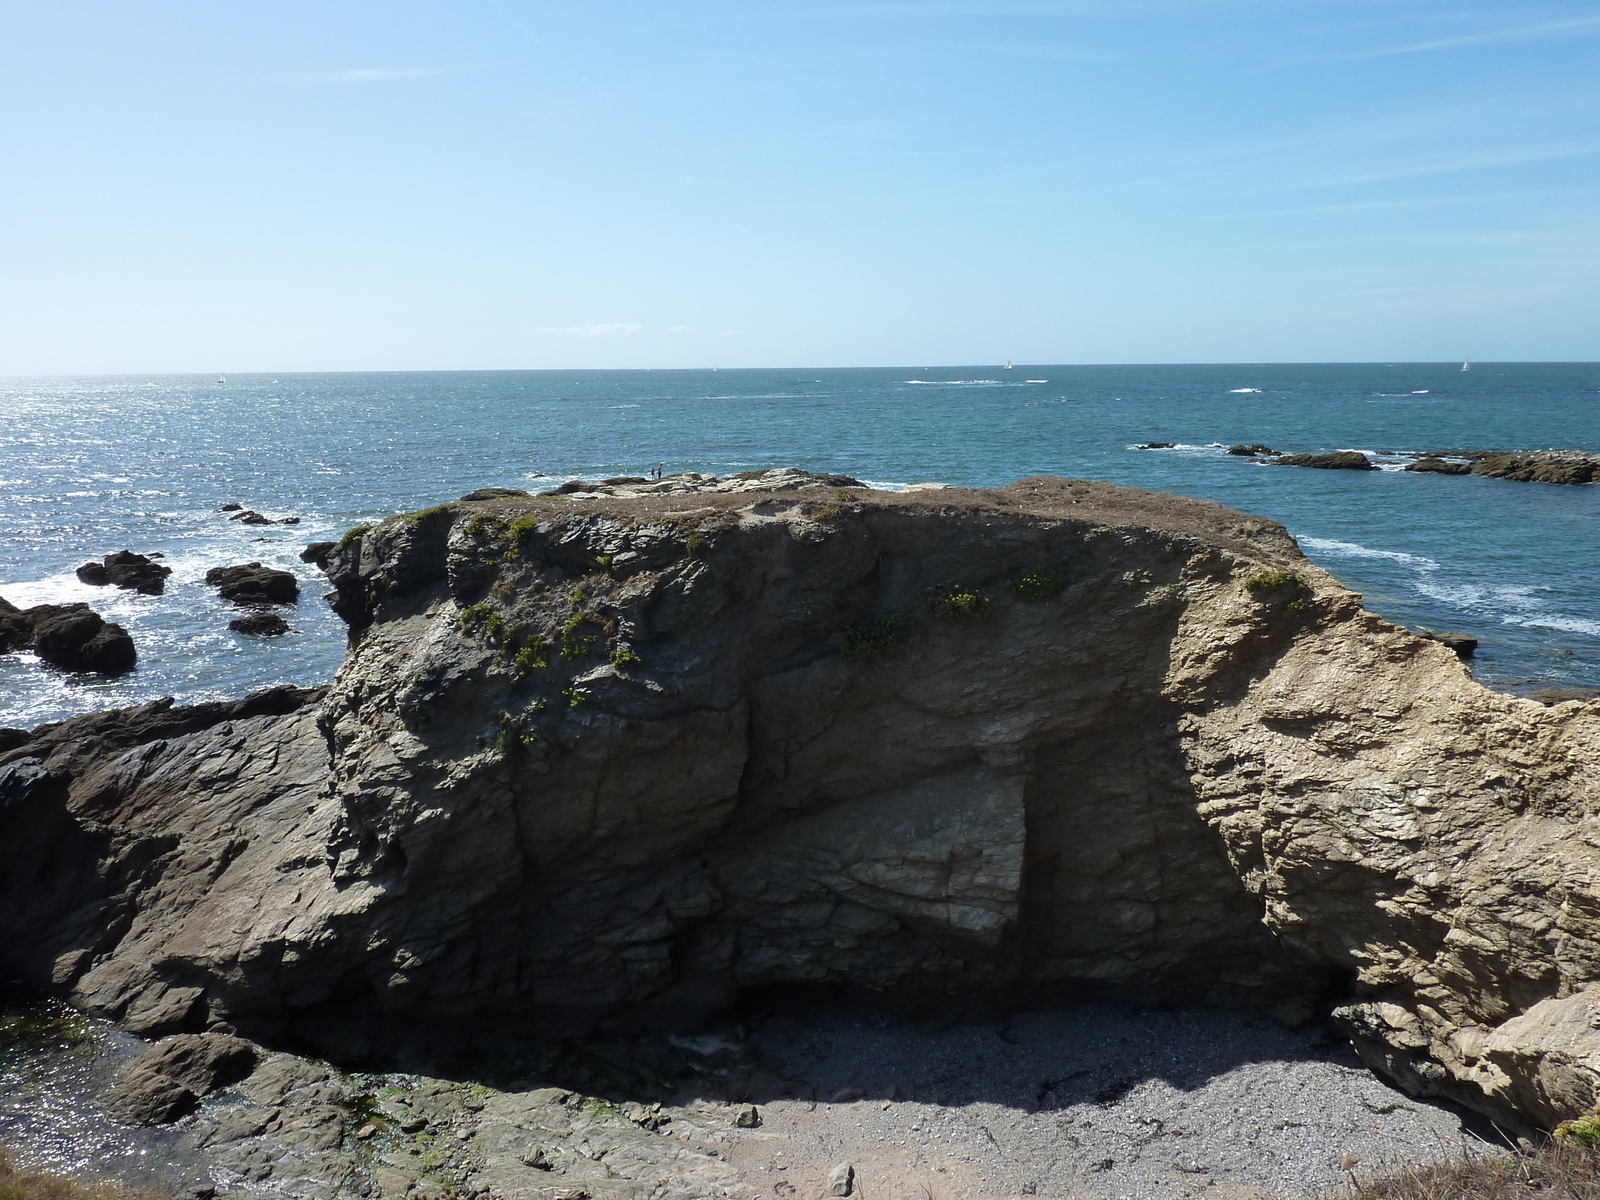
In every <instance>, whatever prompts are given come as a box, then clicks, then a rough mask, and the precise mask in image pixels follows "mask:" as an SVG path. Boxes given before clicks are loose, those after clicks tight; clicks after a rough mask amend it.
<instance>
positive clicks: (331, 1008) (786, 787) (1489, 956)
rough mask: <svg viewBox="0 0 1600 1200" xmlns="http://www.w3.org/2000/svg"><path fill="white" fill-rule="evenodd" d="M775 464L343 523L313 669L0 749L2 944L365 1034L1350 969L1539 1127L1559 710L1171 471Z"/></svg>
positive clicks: (1566, 887) (222, 1012)
mask: <svg viewBox="0 0 1600 1200" xmlns="http://www.w3.org/2000/svg"><path fill="white" fill-rule="evenodd" d="M785 481H786V487H787V489H788V490H785V491H782V492H769V493H763V492H760V491H752V490H750V487H749V483H750V481H748V480H744V481H740V483H739V486H738V487H737V489H735V488H733V487H725V488H722V489H721V490H718V487H717V486H713V485H714V484H715V481H713V484H712V485H707V486H706V487H705V488H704V489H703V490H701V491H699V492H695V491H690V492H688V493H686V494H685V493H682V492H681V491H679V490H678V489H677V488H676V485H675V486H674V488H673V489H671V490H664V491H663V492H659V493H654V494H644V495H631V496H627V497H623V496H612V497H604V496H599V495H595V494H582V495H579V494H576V493H574V494H563V495H556V496H550V497H545V498H529V497H517V496H492V497H490V498H488V499H485V500H482V501H475V502H469V503H458V504H455V505H450V506H445V507H442V508H440V509H434V510H429V511H428V512H427V513H422V514H417V515H416V516H414V517H410V518H396V519H393V520H390V521H387V522H385V523H383V524H382V525H379V526H377V527H376V528H374V529H372V530H369V531H366V532H365V533H364V534H361V535H359V536H356V537H352V538H349V539H347V540H346V541H345V542H344V543H343V544H342V545H341V546H339V547H336V548H335V549H334V550H333V551H331V552H330V553H328V554H327V556H326V562H327V568H326V569H327V571H328V574H329V577H330V579H331V580H332V581H333V583H334V585H335V587H336V588H337V591H336V593H335V596H334V597H333V598H332V599H333V600H334V603H335V606H336V607H337V608H338V610H339V611H340V612H341V614H343V615H344V616H345V618H346V620H347V621H349V623H350V625H351V629H352V634H351V640H352V648H351V652H350V656H349V658H348V660H347V661H346V664H345V666H344V667H343V668H342V670H341V672H340V675H339V678H338V680H337V682H336V683H335V685H334V686H333V688H332V689H331V690H330V691H329V693H328V694H327V696H326V697H325V698H323V699H321V700H320V701H318V700H316V699H315V698H314V697H309V696H305V695H301V694H298V693H296V694H294V695H292V696H290V695H288V694H287V693H284V694H280V696H279V698H278V699H277V700H275V701H272V702H270V703H267V704H266V706H265V707H261V703H260V702H257V708H255V709H253V710H252V709H245V710H238V711H232V710H230V711H224V706H209V707H208V708H206V709H204V710H203V711H202V710H201V709H189V710H184V709H171V710H161V711H158V712H146V710H140V709H135V710H127V711H126V712H125V713H123V714H100V715H99V716H97V717H94V718H84V719H83V721H82V722H69V723H66V724H65V725H63V726H57V727H54V728H51V729H46V730H42V731H40V732H38V733H36V734H35V735H34V736H33V737H32V738H31V739H30V740H28V741H27V742H24V743H23V744H21V745H20V746H17V747H15V748H14V749H12V750H10V751H8V752H6V753H5V754H3V755H0V847H4V849H0V858H3V859H5V861H0V868H4V869H3V870H0V947H3V949H0V953H4V954H5V955H6V960H5V966H6V968H7V969H9V970H11V971H13V972H14V973H17V974H20V975H23V976H25V977H27V978H29V979H31V980H33V981H35V982H41V983H49V984H51V985H53V986H54V987H56V988H57V989H59V990H61V991H63V992H66V993H68V994H70V995H71V996H72V997H73V998H74V1000H75V1001H76V1002H77V1003H79V1004H80V1005H83V1006H84V1007H86V1008H89V1009H90V1010H92V1011H96V1012H100V1013H104V1014H106V1015H110V1016H113V1017H115V1018H117V1019H120V1020H122V1021H123V1022H124V1023H126V1024H128V1025H129V1026H130V1027H133V1028H135V1029H138V1030H141V1031H145V1032H174V1031H179V1030H184V1029H198V1028H204V1027H206V1026H207V1025H213V1026H223V1027H233V1028H237V1029H239V1030H241V1031H243V1032H247V1033H251V1034H254V1035H255V1036H260V1037H266V1038H269V1039H273V1038H277V1039H285V1038H288V1039H298V1040H300V1041H301V1042H307V1043H311V1044H314V1045H318V1046H321V1047H323V1048H325V1049H329V1050H332V1051H334V1052H337V1053H345V1054H349V1053H362V1054H367V1055H381V1054H384V1053H391V1054H392V1053H394V1052H395V1051H396V1048H397V1042H396V1032H395V1031H396V1030H407V1031H413V1032H415V1031H418V1030H422V1029H428V1030H433V1031H446V1032H447V1031H450V1030H456V1031H460V1032H461V1033H462V1036H477V1037H481V1036H484V1034H485V1031H487V1030H489V1029H496V1028H506V1027H515V1028H519V1029H521V1030H523V1031H524V1032H525V1031H526V1030H527V1029H528V1028H529V1027H530V1025H531V1026H534V1027H536V1028H537V1029H539V1030H541V1031H546V1032H549V1031H555V1030H559V1029H562V1028H577V1027H582V1026H588V1025H592V1024H593V1023H595V1022H597V1021H600V1022H610V1023H617V1022H624V1023H626V1022H660V1021H673V1020H684V1019H692V1018H693V1017H694V1016H696V1015H697V1014H702V1013H704V1012H706V1011H707V1010H709V1009H712V1008H715V1007H716V1006H718V1005H721V1004H725V1003H727V1002H729V1001H730V1000H732V999H734V998H735V997H736V996H737V995H739V994H740V993H742V992H747V991H750V990H754V989H765V988H773V987H778V988H790V987H794V986H797V985H841V986H849V987H854V988H859V989H866V990H870V991H874V992H878V993H881V994H884V995H886V996H888V997H890V998H893V999H896V1000H898V1001H901V1002H904V1003H908V1004H919V1005H922V1006H933V1007H941V1008H948V1007H949V1006H950V1005H952V1004H959V1003H966V1002H970V1001H1000V1002H1018V1001H1026V1000H1037V999H1041V998H1048V997H1050V996H1054V995H1062V994H1069V993H1076V992H1082V991H1083V990H1085V989H1094V990H1098V991H1107V992H1110V993H1112V994H1117V995H1122V996H1127V997H1131V998H1135V999H1139V1000H1154V1001H1184V1002H1190V1003H1193V1002H1206V1001H1210V1002H1251V1003H1257V1004H1262V1005H1268V1006H1278V1007H1279V1008H1280V1009H1281V1011H1283V1012H1284V1013H1285V1014H1286V1015H1287V1014H1291V1013H1295V1012H1304V1013H1309V1012H1310V1011H1312V1005H1313V1004H1314V1003H1315V1002H1316V1001H1317V1000H1318V999H1319V998H1320V997H1322V996H1324V995H1325V994H1326V992H1327V988H1328V987H1329V985H1330V983H1332V982H1334V981H1337V980H1340V979H1347V978H1350V977H1352V976H1353V977H1354V978H1355V979H1356V981H1357V984H1356V986H1357V988H1358V990H1359V992H1360V995H1359V997H1358V999H1357V1003H1355V1004H1353V1005H1349V1006H1346V1008H1345V1009H1344V1015H1345V1019H1346V1020H1347V1022H1348V1023H1349V1024H1350V1026H1351V1028H1352V1029H1353V1031H1354V1032H1355V1033H1356V1036H1357V1041H1358V1045H1360V1046H1361V1047H1362V1048H1363V1050H1364V1052H1365V1053H1366V1054H1367V1055H1368V1056H1369V1058H1370V1059H1371V1060H1372V1061H1374V1062H1376V1063H1378V1064H1379V1065H1381V1066H1382V1067H1383V1068H1384V1069H1385V1070H1388V1071H1389V1072H1390V1073H1391V1074H1393V1075H1394V1076H1395V1077H1397V1078H1399V1079H1401V1080H1402V1081H1405V1082H1407V1083H1408V1084H1409V1085H1410V1086H1412V1087H1414V1088H1416V1089H1419V1090H1431V1091H1436V1092H1444V1093H1447V1094H1451V1095H1455V1096H1458V1097H1460V1098H1462V1099H1464V1100H1467V1101H1468V1102H1469V1103H1475V1104H1477V1105H1478V1106H1479V1107H1482V1108H1485V1109H1487V1110H1490V1111H1497V1112H1499V1113H1500V1114H1501V1115H1507V1114H1509V1115H1512V1116H1516V1117H1520V1119H1523V1120H1524V1121H1528V1122H1546V1123H1548V1121H1549V1119H1550V1118H1551V1117H1556V1118H1557V1119H1559V1116H1560V1115H1564V1114H1566V1112H1567V1109H1568V1108H1570V1107H1571V1105H1572V1104H1573V1103H1576V1102H1577V1101H1576V1100H1575V1099H1574V1097H1578V1098H1581V1096H1582V1095H1587V1094H1589V1093H1585V1092H1584V1091H1583V1088H1584V1087H1585V1086H1589V1085H1588V1083H1586V1082H1585V1081H1589V1080H1594V1081H1600V1035H1596V1034H1594V1033H1592V1031H1591V1033H1589V1034H1583V1033H1582V1031H1581V1029H1578V1027H1579V1025H1581V1022H1572V1021H1567V1022H1565V1023H1561V1022H1557V1025H1559V1027H1560V1029H1562V1030H1565V1031H1567V1032H1568V1033H1571V1030H1569V1029H1568V1026H1571V1027H1572V1029H1578V1032H1576V1033H1572V1035H1571V1037H1570V1038H1568V1042H1570V1043H1571V1045H1567V1048H1566V1049H1564V1050H1563V1051H1562V1053H1563V1054H1564V1055H1565V1058H1563V1060H1562V1061H1563V1062H1568V1061H1569V1060H1570V1061H1571V1062H1575V1063H1578V1064H1579V1065H1577V1066H1572V1067H1570V1068H1566V1067H1564V1068H1563V1070H1566V1071H1567V1074H1566V1075H1563V1076H1561V1079H1562V1080H1564V1082H1562V1083H1560V1084H1559V1086H1557V1085H1556V1084H1547V1083H1546V1082H1544V1081H1546V1080H1547V1079H1551V1078H1555V1076H1553V1075H1552V1074H1551V1073H1550V1071H1548V1070H1545V1067H1546V1066H1548V1064H1547V1063H1546V1059H1545V1056H1544V1054H1543V1051H1542V1050H1541V1049H1540V1043H1539V1042H1538V1038H1539V1037H1541V1036H1543V1035H1542V1034H1538V1033H1530V1032H1529V1031H1530V1030H1535V1029H1539V1030H1542V1029H1545V1028H1546V1027H1550V1028H1555V1027H1556V1026H1555V1025H1551V1024H1550V1022H1547V1021H1544V1018H1543V1017H1542V1016H1540V1013H1542V1012H1543V1011H1545V1010H1543V1009H1540V1007H1539V1006H1540V1005H1542V1004H1545V1005H1548V1004H1552V1003H1556V1004H1559V1003H1567V1002H1568V1001H1567V999H1566V998H1567V997H1574V996H1582V995H1588V993H1585V992H1583V989H1584V988H1586V987H1587V986H1588V985H1589V983H1590V982H1591V981H1596V980H1600V948H1597V947H1596V943H1595V941H1594V940H1592V939H1593V938H1594V936H1595V932H1596V931H1595V927H1594V921H1593V918H1592V917H1591V916H1590V915H1589V914H1590V913H1591V912H1592V911H1595V910H1596V909H1597V908H1600V860H1597V859H1596V852H1595V851H1594V850H1593V849H1592V848H1591V847H1590V846H1589V845H1588V843H1587V841H1585V840H1584V837H1585V830H1586V828H1587V822H1588V820H1589V816H1588V814H1589V812H1590V810H1591V809H1592V808H1593V807H1594V805H1595V803H1596V800H1597V799H1600V796H1597V786H1596V784H1597V780H1600V762H1597V755H1600V751H1597V746H1600V736H1597V735H1600V704H1595V703H1590V704H1587V705H1585V704H1579V703H1564V704H1558V705H1554V706H1551V707H1545V706H1544V705H1540V704H1537V703H1533V702H1529V701H1523V700H1518V699H1515V698H1512V697H1507V696H1500V695H1496V694H1494V693H1490V692H1488V691H1486V690H1484V689H1483V688H1481V687H1479V686H1477V685H1476V684H1474V683H1473V682H1472V681H1471V679H1470V677H1469V676H1468V674H1467V672H1466V669H1465V668H1464V667H1463V666H1462V665H1461V663H1460V662H1459V661H1458V660H1457V659H1456V657H1455V655H1454V654H1452V653H1451V652H1450V651H1449V650H1448V649H1447V648H1445V647H1444V646H1442V645H1439V644H1437V643H1434V642H1430V641H1427V640H1425V639H1421V638H1417V637H1413V636H1411V635H1409V634H1407V633H1406V632H1404V631H1403V630H1399V629H1396V628H1395V627H1393V626H1390V625H1388V624H1386V623H1385V622H1383V621H1381V620H1379V619H1378V618H1376V617H1374V616H1372V615H1371V614H1368V613H1365V612H1364V611H1362V610H1361V608H1360V604H1359V597H1357V596H1355V595H1353V594H1351V593H1349V592H1347V591H1345V590H1343V589H1341V588H1340V587H1339V586H1338V585H1337V584H1336V583H1335V582H1334V581H1333V580H1332V579H1330V578H1329V577H1328V576H1327V575H1325V574H1323V573H1322V572H1320V571H1318V570H1317V569H1316V568H1315V567H1314V566H1312V565H1311V564H1310V563H1309V562H1307V561H1306V560H1305V559H1304V558H1303V557H1301V556H1300V554H1299V552H1298V550H1297V549H1296V547H1295V546H1294V544H1293V541H1292V540H1291V539H1290V538H1288V537H1287V535H1286V534H1285V533H1284V532H1283V530H1282V529H1281V527H1279V526H1277V525H1274V524H1272V523H1270V522H1265V521H1261V520H1258V519H1254V518H1249V517H1245V516H1243V515H1242V514H1239V513H1236V512H1232V511H1230V510H1227V509H1223V508H1220V507H1217V506H1215V505H1209V504H1205V503H1202V502H1198V501H1187V500H1180V499H1176V498H1173V497H1169V496H1154V495H1150V494H1148V493H1143V492H1137V491H1131V490H1126V489H1118V488H1113V487H1109V486H1106V485H1098V484H1087V483H1079V482H1071V481H1064V480H1051V479H1035V480H1025V481H1023V482H1021V483H1019V484H1014V485H1012V486H1011V487H1009V488H1004V489H999V490H995V491H966V490H961V489H944V490H938V491H924V492H919V493H912V494H899V495H887V494H883V493H874V492H871V491H869V490H867V489H864V488H859V487H844V486H841V485H839V484H837V483H828V484H826V485H822V486H813V487H806V486H803V481H802V482H801V485H799V486H792V485H793V484H794V481H793V480H790V479H789V478H788V477H787V476H786V477H785ZM1286 573H1295V574H1298V576H1299V578H1300V580H1301V581H1302V582H1301V583H1300V584H1294V585H1293V586H1290V584H1286V583H1285V582H1284V581H1285V579H1289V580H1290V581H1291V582H1292V575H1289V574H1286ZM1029 580H1031V581H1032V582H1031V583H1030V582H1027V581H1029ZM1041 581H1043V582H1041ZM985 599H987V602H988V603H987V604H986V605H985V604H984V603H982V602H983V601H984V600H985ZM248 703H249V702H247V704H248ZM96 722H98V724H95V723H96ZM13 858H14V859H15V862H14V863H13V862H12V861H10V860H11V859H13ZM1585 1002H1586V1001H1585ZM1563 1011H1564V1010H1563ZM1519 1020H1520V1021H1521V1022H1522V1023H1521V1024H1518V1023H1517V1022H1518V1021H1519ZM1540 1022H1544V1023H1543V1024H1541V1023H1540ZM1563 1036H1566V1034H1565V1033H1564V1034H1563ZM1585 1038H1593V1039H1597V1040H1596V1049H1595V1054H1596V1058H1595V1061H1594V1064H1593V1065H1592V1066H1586V1065H1583V1064H1585V1063H1587V1062H1588V1061H1589V1060H1587V1059H1584V1057H1583V1055H1584V1054H1585V1053H1589V1051H1588V1050H1587V1049H1585V1047H1587V1046H1588V1042H1586V1041H1585V1040H1584V1039H1585ZM1496 1039H1499V1040H1498V1041H1497V1040H1496ZM1530 1039H1532V1040H1531V1041H1530ZM1564 1045H1566V1043H1564ZM1541 1072H1543V1073H1541ZM1585 1072H1587V1074H1585ZM1573 1080H1577V1082H1572V1081H1573ZM1552 1089H1553V1090H1552ZM1593 1090H1594V1089H1593V1088H1591V1091H1593ZM1557 1093H1559V1095H1558V1094H1557Z"/></svg>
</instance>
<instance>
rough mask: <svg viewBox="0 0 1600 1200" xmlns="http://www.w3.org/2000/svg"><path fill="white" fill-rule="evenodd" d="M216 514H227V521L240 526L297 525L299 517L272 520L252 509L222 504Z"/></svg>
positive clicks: (240, 505)
mask: <svg viewBox="0 0 1600 1200" xmlns="http://www.w3.org/2000/svg"><path fill="white" fill-rule="evenodd" d="M217 511H218V512H225V513H228V514H229V516H228V520H230V521H238V522H239V523H240V524H241V525H298V524H300V518H299V517H280V518H278V519H277V520H273V519H272V518H271V517H269V516H267V515H266V514H265V513H258V512H256V510H255V509H253V508H246V507H245V506H244V505H242V504H224V505H223V506H222V507H221V508H219V509H217Z"/></svg>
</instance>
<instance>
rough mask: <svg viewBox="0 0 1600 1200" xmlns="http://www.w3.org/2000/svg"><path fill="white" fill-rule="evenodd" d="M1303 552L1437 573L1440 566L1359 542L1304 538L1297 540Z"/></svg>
mask: <svg viewBox="0 0 1600 1200" xmlns="http://www.w3.org/2000/svg"><path fill="white" fill-rule="evenodd" d="M1297 540H1298V541H1299V543H1300V548H1301V549H1302V550H1305V549H1310V550H1315V551H1316V552H1317V553H1319V554H1332V555H1334V556H1336V557H1338V558H1383V559H1388V560H1389V561H1390V562H1397V563H1404V564H1405V565H1406V566H1408V567H1416V568H1417V569H1418V570H1420V571H1437V570H1438V569H1439V564H1438V563H1436V562H1434V561H1433V559H1431V558H1425V557H1423V556H1422V555H1420V554H1407V553H1405V552H1404V551H1403V550H1374V549H1372V547H1370V546H1363V545H1361V544H1360V543H1359V542H1341V541H1336V540H1334V539H1333V538H1319V537H1302V538H1299V539H1297Z"/></svg>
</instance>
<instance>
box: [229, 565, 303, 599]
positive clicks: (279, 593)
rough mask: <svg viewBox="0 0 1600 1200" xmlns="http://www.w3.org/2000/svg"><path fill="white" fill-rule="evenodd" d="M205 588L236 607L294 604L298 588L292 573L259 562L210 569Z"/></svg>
mask: <svg viewBox="0 0 1600 1200" xmlns="http://www.w3.org/2000/svg"><path fill="white" fill-rule="evenodd" d="M206 584H207V585H208V586H210V587H214V588H216V589H218V594H219V595H221V597H222V598H223V599H224V600H231V601H233V602H234V603H235V604H293V603H295V601H297V600H298V599H299V598H300V584H299V582H298V581H297V580H296V579H295V577H294V575H293V574H292V573H291V572H289V571H280V570H278V569H276V568H275V567H263V566H262V565H261V564H260V563H258V562H252V563H242V564H240V565H239V566H234V567H212V568H211V570H209V571H207V572H206Z"/></svg>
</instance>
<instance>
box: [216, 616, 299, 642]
mask: <svg viewBox="0 0 1600 1200" xmlns="http://www.w3.org/2000/svg"><path fill="white" fill-rule="evenodd" d="M228 628H229V629H231V630H233V632H234V633H247V634H249V635H250V636H252V637H279V636H281V635H283V634H285V633H288V632H289V622H287V621H285V620H284V619H283V618H282V617H280V616H279V615H278V614H277V613H275V612H253V613H251V614H250V615H249V616H247V617H235V618H234V619H233V620H231V621H229V622H228Z"/></svg>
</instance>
